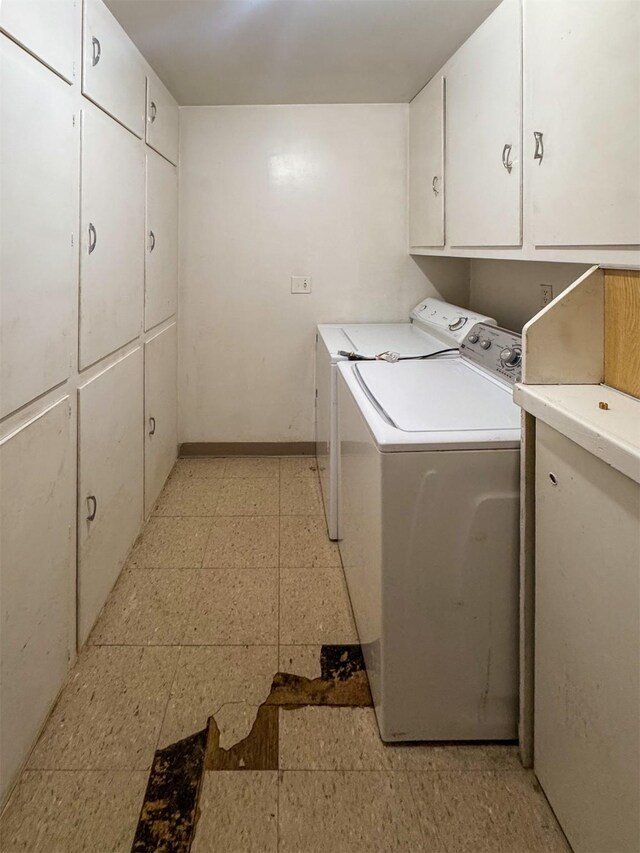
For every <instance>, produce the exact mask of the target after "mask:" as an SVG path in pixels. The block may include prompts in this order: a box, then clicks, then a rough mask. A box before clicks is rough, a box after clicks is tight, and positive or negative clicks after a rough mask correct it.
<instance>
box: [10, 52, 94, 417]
mask: <svg viewBox="0 0 640 853" xmlns="http://www.w3.org/2000/svg"><path fill="white" fill-rule="evenodd" d="M0 76H1V78H2V85H1V86H0V112H1V115H2V121H1V122H0V183H1V185H2V193H1V194H0V221H1V222H2V227H1V237H0V318H1V335H0V417H3V416H4V415H6V414H8V413H9V412H12V411H14V410H15V409H17V408H19V407H20V406H22V405H24V404H25V403H28V402H29V401H30V400H33V399H34V398H35V397H37V396H39V395H40V394H43V393H44V392H45V391H47V390H49V389H50V388H52V387H53V386H54V385H57V384H59V383H60V382H63V381H64V380H65V379H66V378H67V377H68V376H69V370H70V366H71V358H72V353H73V350H74V334H73V326H74V318H75V306H76V304H77V298H78V296H77V287H78V272H77V254H76V252H77V249H76V248H75V247H74V246H73V242H74V233H75V235H76V237H77V231H78V154H79V146H78V139H79V127H77V126H76V127H74V114H73V92H72V89H71V87H69V86H68V85H67V84H66V83H65V82H63V81H62V80H60V78H59V77H56V75H55V74H52V73H51V72H50V71H49V70H48V69H47V68H45V67H44V66H43V65H41V64H40V63H39V62H36V60H35V59H33V57H31V56H29V55H28V54H27V53H25V51H24V50H22V49H21V48H19V47H18V46H17V45H15V44H14V43H13V42H12V41H10V40H9V39H7V38H5V37H3V36H0ZM78 124H79V122H77V121H76V125H78ZM76 242H77V241H76Z"/></svg>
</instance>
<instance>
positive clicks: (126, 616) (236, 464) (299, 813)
mask: <svg viewBox="0 0 640 853" xmlns="http://www.w3.org/2000/svg"><path fill="white" fill-rule="evenodd" d="M354 642H357V634H356V631H355V626H354V623H353V618H352V614H351V608H350V605H349V600H348V596H347V592H346V587H345V583H344V578H343V574H342V569H341V566H340V557H339V552H338V549H337V547H336V545H335V544H333V543H331V542H330V541H329V540H328V538H327V536H326V531H325V527H324V521H323V516H322V504H321V495H320V489H319V483H318V476H317V473H316V470H315V465H314V461H313V460H311V459H309V458H303V457H287V458H282V459H275V458H260V459H253V458H238V459H184V460H179V461H178V463H177V464H176V467H175V469H174V471H173V473H172V474H171V477H170V478H169V480H168V482H167V484H166V486H165V489H164V491H163V493H162V495H161V497H160V499H159V501H158V504H157V506H156V508H155V511H154V513H153V516H152V517H151V518H150V519H149V521H148V523H147V525H146V527H145V529H144V531H143V534H142V535H141V537H140V538H139V540H138V542H137V543H136V545H135V547H134V549H133V551H132V553H131V555H130V559H129V561H128V564H127V566H126V567H125V569H124V571H123V572H122V575H121V577H120V579H119V581H118V583H117V584H116V587H115V588H114V590H113V592H112V594H111V596H110V597H109V600H108V601H107V604H106V606H105V608H104V610H103V612H102V614H101V616H100V618H99V620H98V622H97V624H96V626H95V628H94V630H93V633H92V635H91V637H90V639H89V642H88V644H87V645H86V647H85V648H84V649H83V650H82V652H81V654H80V656H79V659H78V662H77V665H76V666H75V667H74V669H73V671H72V672H71V673H70V675H69V678H68V681H67V684H66V686H65V688H64V690H63V692H62V695H61V697H60V699H59V701H58V703H57V705H56V707H55V709H54V711H53V713H52V714H51V717H50V719H49V721H48V723H47V725H46V728H45V730H44V732H43V734H42V736H41V738H40V740H39V742H38V744H37V745H36V748H35V749H34V751H33V753H32V755H31V757H30V759H29V762H28V764H27V767H26V769H25V771H24V773H23V775H22V777H21V779H20V782H19V784H18V786H17V787H16V789H15V791H14V792H13V795H12V797H11V799H10V801H9V803H8V805H7V807H6V809H5V811H4V814H3V816H2V819H1V821H0V849H1V850H2V851H3V853H13V851H25V853H36V851H46V852H47V853H76V851H77V852H78V853H108V852H109V853H110V851H129V850H130V849H131V844H132V841H133V837H134V833H135V830H136V826H137V823H138V818H139V812H140V807H141V804H142V800H143V797H144V792H145V787H146V783H147V779H148V775H149V769H150V767H151V762H152V760H153V756H154V752H155V750H156V749H159V748H162V747H164V746H167V745H169V744H171V743H174V742H176V741H177V740H180V739H181V738H184V737H186V736H188V735H191V734H193V733H195V732H197V731H198V730H200V729H202V728H204V726H205V725H206V723H207V719H208V717H209V716H211V715H213V716H214V718H215V721H216V723H217V725H218V728H219V730H220V746H221V747H224V748H228V747H229V746H231V745H233V744H234V743H237V742H238V741H239V740H240V739H242V738H244V737H246V735H247V734H248V733H249V731H250V729H251V726H252V724H253V721H254V720H255V716H256V714H257V711H258V707H259V705H260V704H261V703H262V702H263V701H264V700H265V699H266V697H267V695H268V694H269V691H270V687H271V682H272V678H273V676H274V674H275V673H276V672H277V671H278V670H280V671H284V672H290V673H295V674H297V675H302V676H306V677H308V678H315V677H317V676H319V675H320V663H319V660H320V647H321V645H322V644H347V643H354ZM278 713H279V714H280V720H279V771H251V770H246V771H207V772H206V773H205V777H204V782H203V785H202V790H201V795H200V818H199V820H198V823H197V827H196V832H195V838H194V842H193V846H192V850H193V851H195V853H213V851H224V853H240V852H241V851H242V853H244V851H276V850H279V851H282V853H284V852H285V851H287V853H288V851H291V853H311V851H323V853H334V851H335V853H360V852H361V851H412V852H413V851H427V853H439V851H446V853H451V851H465V853H467V851H468V853H481V851H487V853H498V851H501V853H527V852H528V851H530V853H534V851H536V852H537V851H539V852H540V853H555V852H556V851H568V850H569V848H568V846H567V845H566V842H565V840H564V838H563V836H562V833H561V832H560V830H559V828H558V826H557V824H556V822H555V819H554V817H553V814H552V813H551V811H550V809H549V807H548V805H547V803H546V800H545V798H544V796H543V795H542V793H541V792H540V790H539V789H538V787H537V785H536V783H535V781H534V779H533V776H532V774H531V773H529V772H527V771H525V770H523V769H522V768H521V766H520V764H519V762H518V758H517V754H516V750H515V748H514V747H511V746H427V745H418V746H405V745H394V746H388V745H384V744H383V743H382V742H381V741H380V739H379V737H378V732H377V728H376V723H375V716H374V712H373V710H372V709H371V708H351V707H347V708H344V707H343V708H331V707H303V708H299V709H296V710H288V709H284V708H280V709H279V711H278ZM166 849H167V850H169V849H170V848H169V847H167V848H166Z"/></svg>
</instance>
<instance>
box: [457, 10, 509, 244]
mask: <svg viewBox="0 0 640 853" xmlns="http://www.w3.org/2000/svg"><path fill="white" fill-rule="evenodd" d="M446 77H447V121H446V126H447V149H446V170H447V197H446V211H447V212H446V216H447V242H448V243H450V244H451V246H519V245H520V244H521V242H522V227H521V189H520V187H521V156H520V147H521V115H522V22H521V8H520V2H519V0H503V2H502V3H501V5H500V6H498V8H497V9H496V10H495V12H494V13H493V14H492V15H490V16H489V18H487V20H486V21H485V22H484V23H483V24H482V25H481V26H480V28H479V29H478V30H476V32H475V33H473V35H472V36H471V37H470V38H469V39H468V41H466V42H465V44H464V45H463V46H462V47H461V48H460V50H459V51H458V53H457V54H456V55H455V57H454V59H453V60H452V63H451V68H450V69H449V70H448V71H447V74H446Z"/></svg>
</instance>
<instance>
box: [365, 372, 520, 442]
mask: <svg viewBox="0 0 640 853" xmlns="http://www.w3.org/2000/svg"><path fill="white" fill-rule="evenodd" d="M355 369H356V372H357V375H358V379H359V382H360V384H361V386H362V387H363V389H364V390H365V392H366V393H367V395H368V397H369V399H370V400H371V401H372V402H373V403H374V405H375V406H376V407H377V408H378V410H379V411H380V412H381V413H382V414H383V415H385V416H386V418H387V419H388V420H389V421H390V422H391V423H392V424H393V426H395V427H396V428H397V429H400V430H403V431H404V432H467V431H487V430H510V429H514V430H519V429H520V409H519V408H518V406H517V405H516V404H515V403H514V402H513V397H512V393H511V389H510V388H507V387H505V386H503V385H501V384H499V383H497V382H496V381H494V380H492V379H490V378H489V377H486V376H484V375H483V374H481V373H480V372H479V371H478V370H477V369H476V368H474V367H471V366H469V365H468V364H466V363H465V362H464V361H463V360H462V359H439V360H433V361H413V362H398V363H397V364H386V363H384V364H382V363H380V362H377V363H363V364H358V365H356V368H355Z"/></svg>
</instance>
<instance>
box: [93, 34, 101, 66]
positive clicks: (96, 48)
mask: <svg viewBox="0 0 640 853" xmlns="http://www.w3.org/2000/svg"><path fill="white" fill-rule="evenodd" d="M101 56H102V48H101V47H100V39H97V38H96V37H95V36H93V38H92V39H91V64H92V65H93V66H94V67H95V66H96V65H97V64H98V63H99V62H100V57H101Z"/></svg>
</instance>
